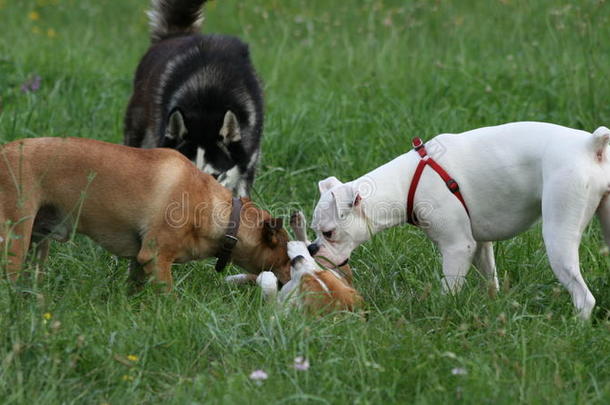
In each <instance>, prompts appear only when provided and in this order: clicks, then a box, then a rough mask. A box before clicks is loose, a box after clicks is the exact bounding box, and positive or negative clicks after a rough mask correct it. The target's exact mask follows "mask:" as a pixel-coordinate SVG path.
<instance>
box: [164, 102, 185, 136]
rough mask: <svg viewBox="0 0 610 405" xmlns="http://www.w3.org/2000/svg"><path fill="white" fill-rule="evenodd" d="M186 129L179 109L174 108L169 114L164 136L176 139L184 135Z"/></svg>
mask: <svg viewBox="0 0 610 405" xmlns="http://www.w3.org/2000/svg"><path fill="white" fill-rule="evenodd" d="M186 133H187V130H186V125H184V118H183V117H182V113H181V112H180V110H178V109H175V110H174V111H172V113H171V114H170V116H169V122H168V123H167V128H165V136H166V137H167V138H169V139H173V140H178V139H183V138H184V137H185V136H186Z"/></svg>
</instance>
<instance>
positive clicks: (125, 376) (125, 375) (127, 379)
mask: <svg viewBox="0 0 610 405" xmlns="http://www.w3.org/2000/svg"><path fill="white" fill-rule="evenodd" d="M121 378H122V379H123V381H133V376H131V375H128V374H124V375H123V377H121Z"/></svg>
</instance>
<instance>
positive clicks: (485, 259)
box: [474, 242, 500, 291]
mask: <svg viewBox="0 0 610 405" xmlns="http://www.w3.org/2000/svg"><path fill="white" fill-rule="evenodd" d="M474 265H475V267H476V268H477V269H478V270H479V271H480V272H481V273H482V274H483V276H485V278H486V279H487V281H488V283H491V286H492V287H493V288H494V289H495V291H498V290H499V287H500V286H499V284H498V275H497V271H496V261H495V260H494V246H493V243H492V242H477V250H476V252H475V254H474Z"/></svg>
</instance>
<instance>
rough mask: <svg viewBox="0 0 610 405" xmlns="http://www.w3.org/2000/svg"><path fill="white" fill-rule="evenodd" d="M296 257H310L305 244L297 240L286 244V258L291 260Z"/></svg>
mask: <svg viewBox="0 0 610 405" xmlns="http://www.w3.org/2000/svg"><path fill="white" fill-rule="evenodd" d="M297 256H303V257H311V256H310V255H309V251H308V250H307V244H306V243H305V242H301V241H299V240H293V241H290V242H288V257H289V258H290V260H292V259H294V258H295V257H297Z"/></svg>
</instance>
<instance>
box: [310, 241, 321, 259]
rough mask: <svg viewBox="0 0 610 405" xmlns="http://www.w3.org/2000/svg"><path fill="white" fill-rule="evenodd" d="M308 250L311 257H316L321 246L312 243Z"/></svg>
mask: <svg viewBox="0 0 610 405" xmlns="http://www.w3.org/2000/svg"><path fill="white" fill-rule="evenodd" d="M307 250H308V251H309V254H310V255H312V256H315V255H316V253H318V251H319V250H320V245H317V244H315V243H311V244H310V245H309V246H307Z"/></svg>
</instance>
